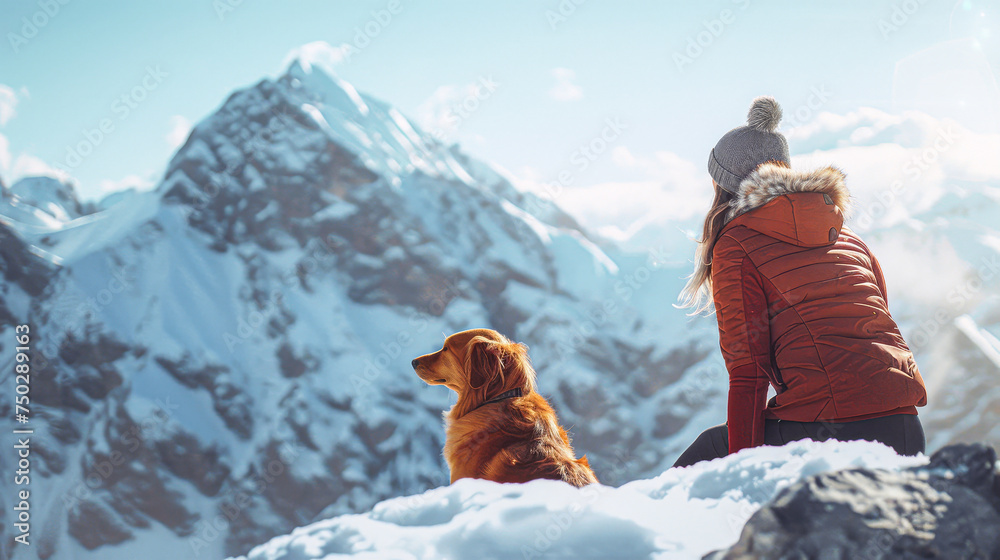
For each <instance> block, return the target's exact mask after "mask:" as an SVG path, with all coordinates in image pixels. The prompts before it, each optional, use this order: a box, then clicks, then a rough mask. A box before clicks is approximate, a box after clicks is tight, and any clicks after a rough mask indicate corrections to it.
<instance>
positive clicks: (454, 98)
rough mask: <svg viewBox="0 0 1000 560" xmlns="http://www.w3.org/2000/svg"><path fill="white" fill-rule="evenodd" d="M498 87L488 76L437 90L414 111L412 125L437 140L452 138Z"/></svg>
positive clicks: (444, 86)
mask: <svg viewBox="0 0 1000 560" xmlns="http://www.w3.org/2000/svg"><path fill="white" fill-rule="evenodd" d="M498 86H499V84H497V83H496V82H495V81H493V78H492V77H490V76H483V77H481V78H479V80H478V81H476V82H472V83H468V84H464V85H455V84H448V85H443V86H440V87H438V88H437V89H435V90H434V93H432V94H431V96H430V97H428V98H427V100H426V101H424V102H423V103H421V104H420V105H419V106H418V107H417V110H416V113H415V114H416V121H417V123H418V124H419V125H420V127H421V128H423V129H424V130H426V131H427V132H429V133H430V134H431V135H432V136H434V137H435V138H437V139H438V140H445V139H446V138H448V137H450V136H452V135H453V134H454V133H455V132H456V131H457V130H458V128H459V126H460V125H461V124H462V122H463V121H465V120H466V119H468V118H469V117H471V116H472V114H473V113H475V112H476V111H478V110H479V108H480V107H481V105H482V104H483V102H485V101H486V100H487V99H489V98H490V96H491V95H493V93H494V92H495V91H496V89H497V87H498Z"/></svg>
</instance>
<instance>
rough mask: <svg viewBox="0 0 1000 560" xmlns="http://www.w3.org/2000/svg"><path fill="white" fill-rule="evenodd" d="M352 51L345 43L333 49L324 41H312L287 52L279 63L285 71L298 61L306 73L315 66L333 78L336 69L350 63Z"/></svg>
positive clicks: (352, 48)
mask: <svg viewBox="0 0 1000 560" xmlns="http://www.w3.org/2000/svg"><path fill="white" fill-rule="evenodd" d="M353 50H354V47H352V46H351V45H349V44H347V43H341V44H340V45H338V46H336V47H334V46H333V45H331V44H330V43H327V42H326V41H313V42H312V43H306V44H305V45H302V46H299V47H295V48H294V49H292V50H290V51H288V54H286V55H285V58H284V60H283V61H282V62H281V67H282V68H285V69H287V68H288V66H289V65H290V64H291V63H292V62H294V61H296V60H298V61H299V63H300V64H301V65H302V69H303V70H305V71H307V72H310V71H312V67H313V66H316V67H317V68H319V69H320V70H322V71H323V72H326V73H327V74H329V75H331V76H335V75H336V74H337V71H336V68H337V67H338V66H341V65H343V64H344V63H346V62H349V61H350V58H351V53H352V51H353Z"/></svg>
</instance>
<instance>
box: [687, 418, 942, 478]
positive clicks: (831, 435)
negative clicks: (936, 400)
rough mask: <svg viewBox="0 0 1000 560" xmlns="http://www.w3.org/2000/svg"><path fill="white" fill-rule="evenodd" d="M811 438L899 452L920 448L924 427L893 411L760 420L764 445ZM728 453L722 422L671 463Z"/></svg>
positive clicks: (916, 451) (909, 451) (904, 453)
mask: <svg viewBox="0 0 1000 560" xmlns="http://www.w3.org/2000/svg"><path fill="white" fill-rule="evenodd" d="M800 439H812V440H816V441H826V440H828V439H836V440H841V441H851V440H859V439H863V440H868V441H878V442H881V443H884V444H885V445H888V446H889V447H892V448H893V449H895V450H896V453H899V454H900V455H916V454H917V453H923V452H924V446H925V445H926V443H925V441H924V428H923V426H921V425H920V420H919V419H917V415H916V414H893V415H890V416H882V417H880V418H871V419H868V420H858V421H856V422H841V423H836V422H790V421H788V420H771V419H768V420H765V421H764V445H784V444H786V443H788V442H790V441H796V440H800ZM728 454H729V432H728V430H727V429H726V425H725V424H721V425H719V426H715V427H712V428H709V429H707V430H705V431H704V432H702V433H701V435H700V436H698V439H696V440H694V443H692V444H691V446H690V447H688V448H687V450H685V451H684V453H681V456H680V458H678V459H677V462H676V463H674V466H675V467H686V466H688V465H693V464H695V463H697V462H698V461H708V460H711V459H718V458H719V457H725V456H726V455H728Z"/></svg>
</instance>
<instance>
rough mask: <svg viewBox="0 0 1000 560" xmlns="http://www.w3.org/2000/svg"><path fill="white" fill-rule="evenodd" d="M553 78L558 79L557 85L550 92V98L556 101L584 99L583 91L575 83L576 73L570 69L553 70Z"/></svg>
mask: <svg viewBox="0 0 1000 560" xmlns="http://www.w3.org/2000/svg"><path fill="white" fill-rule="evenodd" d="M552 77H554V78H555V79H556V85H554V86H552V89H550V90H549V97H551V98H552V99H555V100H556V101H574V100H577V99H580V98H582V97H583V90H582V89H580V86H578V85H576V84H575V83H573V80H574V79H575V78H576V72H574V71H572V70H570V69H569V68H553V69H552Z"/></svg>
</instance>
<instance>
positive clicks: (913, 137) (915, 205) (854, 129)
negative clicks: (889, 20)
mask: <svg viewBox="0 0 1000 560" xmlns="http://www.w3.org/2000/svg"><path fill="white" fill-rule="evenodd" d="M788 143H789V145H790V146H791V148H792V150H793V157H792V167H795V168H811V167H820V166H825V165H834V166H836V167H838V168H840V169H842V170H844V171H845V172H846V173H847V186H848V188H849V189H850V191H851V194H852V196H853V197H854V200H855V204H854V206H855V211H854V212H853V214H852V221H851V223H852V227H854V228H855V229H856V230H858V231H861V232H863V231H867V230H870V229H877V228H883V227H888V226H892V225H893V224H897V223H901V222H904V221H906V220H908V219H909V218H910V217H911V216H915V215H917V214H919V213H920V212H923V211H926V210H928V209H930V208H932V207H933V206H934V204H935V203H936V202H937V201H938V200H939V199H940V198H941V197H942V196H944V195H945V194H946V193H948V192H952V191H954V190H955V189H956V188H958V187H962V186H963V185H968V184H970V183H984V182H985V183H997V182H1000V159H997V158H996V154H997V153H1000V134H991V133H978V132H973V131H970V130H968V129H967V128H965V127H963V126H962V125H960V124H958V123H957V122H955V121H954V120H951V119H937V118H934V117H931V116H929V115H927V114H924V113H921V112H917V111H906V112H903V113H901V114H889V113H885V112H882V111H878V110H876V109H870V108H861V109H858V110H856V111H853V112H851V113H848V114H846V115H834V114H830V113H821V114H820V115H818V116H817V118H816V119H814V121H813V122H811V123H809V124H808V125H804V126H802V127H799V128H796V129H794V130H792V131H791V132H790V133H789V135H788Z"/></svg>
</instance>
